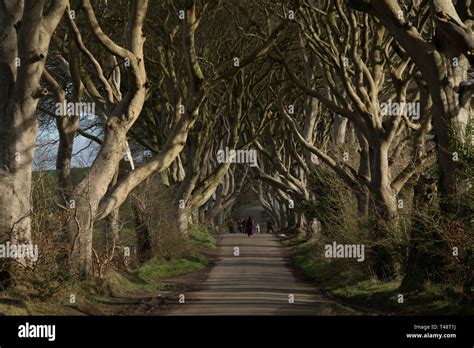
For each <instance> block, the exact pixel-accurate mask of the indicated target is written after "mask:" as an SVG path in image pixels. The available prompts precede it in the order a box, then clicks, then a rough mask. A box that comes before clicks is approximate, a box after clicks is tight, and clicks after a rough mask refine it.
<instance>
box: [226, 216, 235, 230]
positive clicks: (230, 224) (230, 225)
mask: <svg viewBox="0 0 474 348" xmlns="http://www.w3.org/2000/svg"><path fill="white" fill-rule="evenodd" d="M227 227H228V228H229V233H235V221H234V219H232V218H230V219H229V220H228V221H227Z"/></svg>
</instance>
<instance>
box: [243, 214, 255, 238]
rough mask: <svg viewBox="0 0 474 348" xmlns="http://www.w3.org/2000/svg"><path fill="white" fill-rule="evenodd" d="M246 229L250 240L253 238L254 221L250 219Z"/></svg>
mask: <svg viewBox="0 0 474 348" xmlns="http://www.w3.org/2000/svg"><path fill="white" fill-rule="evenodd" d="M245 229H246V230H247V235H248V237H249V238H252V235H253V219H252V217H249V218H248V219H247V222H246V223H245Z"/></svg>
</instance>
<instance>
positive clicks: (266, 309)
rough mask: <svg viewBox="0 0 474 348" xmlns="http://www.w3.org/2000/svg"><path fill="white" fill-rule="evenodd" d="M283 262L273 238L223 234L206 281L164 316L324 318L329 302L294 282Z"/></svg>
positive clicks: (282, 249)
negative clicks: (215, 261)
mask: <svg viewBox="0 0 474 348" xmlns="http://www.w3.org/2000/svg"><path fill="white" fill-rule="evenodd" d="M242 213H248V211H246V212H242ZM253 213H254V214H255V208H253ZM254 216H256V215H254ZM258 220H259V219H258V217H257V221H258ZM262 227H263V226H262ZM263 230H265V229H263ZM236 248H238V249H236ZM236 251H238V256H236ZM287 264H288V259H287V257H286V255H285V251H284V247H283V246H282V245H281V243H280V242H279V240H278V238H277V237H276V236H274V235H271V234H266V233H262V234H258V235H255V236H254V237H253V238H248V237H247V235H244V234H239V233H236V234H225V235H223V236H222V239H221V242H220V245H219V260H218V261H217V263H216V264H215V266H214V267H213V268H212V270H211V271H210V274H209V276H208V278H207V280H206V281H205V282H204V283H203V284H202V285H201V286H200V287H199V290H197V291H194V292H190V293H187V294H185V303H182V304H177V305H174V306H172V308H170V311H169V312H168V313H167V314H168V315H321V314H324V313H323V309H324V306H325V305H326V304H327V303H328V302H329V301H328V300H326V299H325V298H324V297H323V296H322V294H321V293H320V292H319V291H318V290H317V288H315V287H314V286H312V285H310V284H307V283H305V282H302V281H299V280H297V279H296V278H295V276H294V275H293V272H292V270H291V269H290V268H289V267H288V265H287Z"/></svg>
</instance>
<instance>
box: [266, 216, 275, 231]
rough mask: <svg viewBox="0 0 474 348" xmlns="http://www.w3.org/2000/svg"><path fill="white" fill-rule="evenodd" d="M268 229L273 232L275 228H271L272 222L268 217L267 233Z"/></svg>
mask: <svg viewBox="0 0 474 348" xmlns="http://www.w3.org/2000/svg"><path fill="white" fill-rule="evenodd" d="M270 231H271V232H272V233H275V230H274V229H273V222H272V220H270V219H268V220H267V233H270Z"/></svg>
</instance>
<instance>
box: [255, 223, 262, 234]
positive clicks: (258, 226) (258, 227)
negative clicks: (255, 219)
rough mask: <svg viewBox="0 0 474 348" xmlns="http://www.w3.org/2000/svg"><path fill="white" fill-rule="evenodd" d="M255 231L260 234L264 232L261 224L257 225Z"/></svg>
mask: <svg viewBox="0 0 474 348" xmlns="http://www.w3.org/2000/svg"><path fill="white" fill-rule="evenodd" d="M255 231H256V232H257V233H258V234H260V233H262V231H261V230H260V224H256V225H255Z"/></svg>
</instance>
